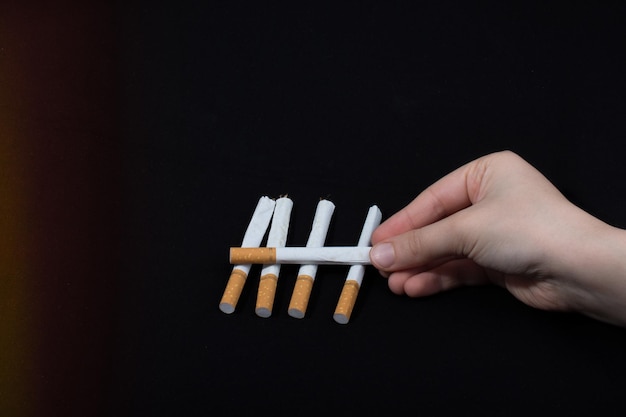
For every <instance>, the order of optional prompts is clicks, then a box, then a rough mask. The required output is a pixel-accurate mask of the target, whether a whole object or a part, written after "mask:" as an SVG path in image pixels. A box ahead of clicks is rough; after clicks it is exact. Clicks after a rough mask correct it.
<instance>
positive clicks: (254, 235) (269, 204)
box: [219, 196, 275, 314]
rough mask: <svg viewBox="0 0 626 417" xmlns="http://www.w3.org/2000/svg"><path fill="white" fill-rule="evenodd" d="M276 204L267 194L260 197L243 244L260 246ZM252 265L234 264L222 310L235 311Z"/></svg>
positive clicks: (223, 298)
mask: <svg viewBox="0 0 626 417" xmlns="http://www.w3.org/2000/svg"><path fill="white" fill-rule="evenodd" d="M274 206H275V201H274V200H273V199H271V198H269V197H266V196H263V197H261V198H259V201H258V202H257V205H256V208H255V209H254V212H253V213H252V218H251V219H250V223H248V227H247V228H246V232H245V233H244V236H243V240H242V246H251V247H254V246H257V247H258V246H259V245H260V244H261V241H262V240H263V236H265V232H266V231H267V227H268V225H269V223H270V219H271V218H272V214H273V212H274ZM251 266H252V265H251V264H250V263H245V262H242V263H240V264H237V265H234V266H233V270H232V272H231V274H230V278H229V279H228V282H227V284H226V289H225V290H224V294H223V296H222V299H221V301H220V305H219V308H220V310H222V311H223V312H224V313H226V314H231V313H233V312H234V311H235V307H236V306H237V302H238V301H239V297H240V296H241V291H242V289H243V286H244V284H245V282H246V279H247V278H248V273H249V272H250V268H251Z"/></svg>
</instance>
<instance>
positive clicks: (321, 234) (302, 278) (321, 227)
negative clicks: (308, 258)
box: [287, 200, 335, 319]
mask: <svg viewBox="0 0 626 417" xmlns="http://www.w3.org/2000/svg"><path fill="white" fill-rule="evenodd" d="M334 211H335V205H334V204H333V203H332V202H330V201H328V200H320V201H319V202H318V203H317V208H316V209H315V215H314V217H313V225H312V226H311V232H310V233H309V239H308V240H307V243H306V247H307V248H317V247H322V246H324V242H325V241H326V235H327V233H328V228H329V226H330V220H331V217H332V215H333V212H334ZM316 274H317V264H302V265H300V269H298V275H297V276H296V283H295V285H294V288H293V292H292V294H291V300H290V301H289V308H288V310H287V314H289V315H290V316H291V317H295V318H297V319H301V318H304V315H305V313H306V309H307V306H308V304H309V297H310V296H311V290H312V289H313V282H314V281H315V275H316Z"/></svg>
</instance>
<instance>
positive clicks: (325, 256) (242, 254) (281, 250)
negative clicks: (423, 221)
mask: <svg viewBox="0 0 626 417" xmlns="http://www.w3.org/2000/svg"><path fill="white" fill-rule="evenodd" d="M370 249H372V248H371V246H325V247H319V248H313V247H293V246H291V247H276V248H274V247H269V248H267V247H266V248H263V247H261V248H230V263H231V264H307V265H370V264H371V261H370Z"/></svg>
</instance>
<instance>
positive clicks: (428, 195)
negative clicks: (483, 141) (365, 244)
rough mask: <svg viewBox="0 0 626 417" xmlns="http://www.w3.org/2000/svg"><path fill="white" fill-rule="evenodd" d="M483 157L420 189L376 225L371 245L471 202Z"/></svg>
mask: <svg viewBox="0 0 626 417" xmlns="http://www.w3.org/2000/svg"><path fill="white" fill-rule="evenodd" d="M483 160H484V157H483V158H480V159H477V160H474V161H472V162H469V163H467V164H465V165H463V166H461V167H459V168H457V169H455V170H454V171H452V172H450V173H449V174H447V175H445V176H444V177H442V178H441V179H439V180H438V181H436V182H435V183H433V184H432V185H430V186H429V187H428V188H426V189H425V190H424V191H422V192H421V193H420V194H419V195H418V196H417V197H415V199H414V200H413V201H411V202H410V203H409V204H408V205H407V206H405V207H404V208H402V209H401V210H399V211H398V212H396V213H395V214H394V215H392V216H391V217H389V218H388V219H387V220H385V221H384V222H383V223H381V224H380V226H378V228H377V229H376V230H375V231H374V234H373V235H372V244H374V245H375V244H377V243H378V242H381V241H383V240H385V239H387V238H389V237H392V236H396V235H399V234H402V233H405V232H407V231H409V230H414V229H419V228H421V227H424V226H426V225H428V224H431V223H434V222H436V221H438V220H441V219H443V218H445V217H447V216H449V215H451V214H453V213H455V212H457V211H459V210H462V209H464V208H466V207H469V206H470V205H472V203H473V197H474V196H475V195H476V194H477V190H478V188H479V184H480V179H481V178H482V173H483V171H484V166H485V164H484V163H483Z"/></svg>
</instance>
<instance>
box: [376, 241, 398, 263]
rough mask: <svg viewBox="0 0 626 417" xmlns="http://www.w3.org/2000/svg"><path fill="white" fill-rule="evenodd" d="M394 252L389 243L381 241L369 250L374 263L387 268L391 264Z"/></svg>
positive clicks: (394, 256)
mask: <svg viewBox="0 0 626 417" xmlns="http://www.w3.org/2000/svg"><path fill="white" fill-rule="evenodd" d="M395 258H396V254H395V253H394V251H393V245H392V244H391V243H381V244H379V245H376V246H374V247H373V248H372V250H371V251H370V259H371V261H372V263H373V264H374V265H377V266H379V267H381V268H388V267H390V266H391V265H393V262H394V261H395Z"/></svg>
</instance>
